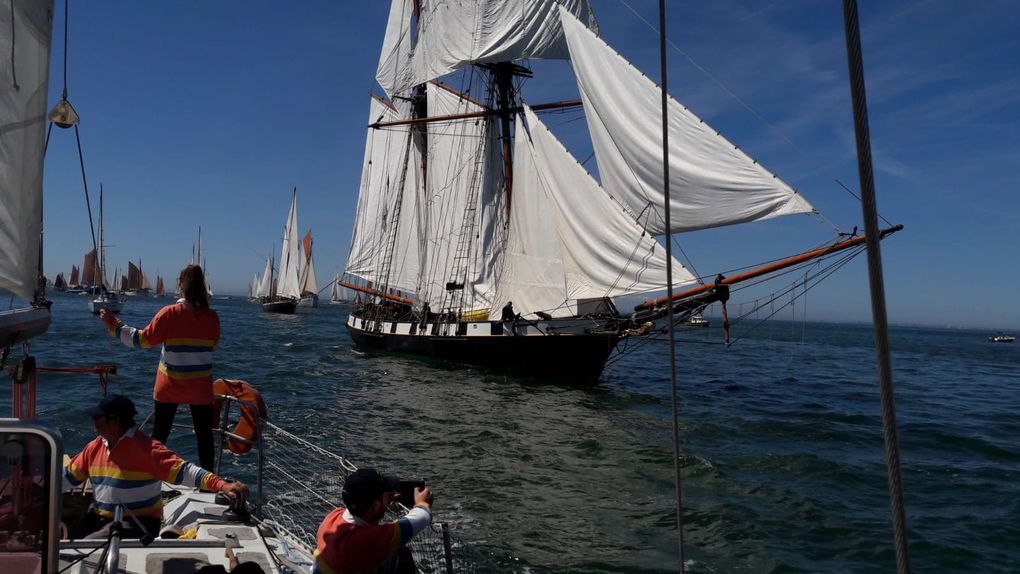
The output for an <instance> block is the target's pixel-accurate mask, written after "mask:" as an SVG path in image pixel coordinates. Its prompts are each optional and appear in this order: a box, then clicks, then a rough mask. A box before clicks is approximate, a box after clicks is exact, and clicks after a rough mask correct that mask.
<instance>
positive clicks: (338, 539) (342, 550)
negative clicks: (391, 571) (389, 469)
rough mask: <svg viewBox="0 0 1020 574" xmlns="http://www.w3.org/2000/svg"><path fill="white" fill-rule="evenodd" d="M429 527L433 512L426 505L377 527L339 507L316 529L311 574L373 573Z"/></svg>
mask: <svg viewBox="0 0 1020 574" xmlns="http://www.w3.org/2000/svg"><path fill="white" fill-rule="evenodd" d="M429 524H432V511H431V510H430V509H429V505H428V504H418V505H415V507H414V508H412V509H411V511H410V512H408V513H407V514H406V515H404V516H402V517H401V518H400V520H394V521H391V522H380V523H378V524H369V523H368V522H365V521H364V520H362V519H361V518H359V517H357V516H354V515H353V514H351V512H350V511H349V510H347V509H346V508H344V507H342V506H341V507H340V508H337V509H336V510H334V511H333V512H330V513H329V514H328V515H327V516H326V519H325V520H323V521H322V524H321V525H320V526H319V532H318V533H317V535H316V538H317V540H316V542H317V545H316V547H315V564H314V565H313V566H312V574H360V573H362V572H364V573H368V572H375V571H376V568H378V567H379V565H380V564H382V563H383V562H385V561H386V560H389V559H390V558H391V557H393V555H394V554H396V553H397V550H398V549H400V546H401V545H402V544H407V543H408V542H409V541H410V540H411V538H412V537H414V535H415V534H418V533H419V532H421V531H422V530H425V528H426V527H427V526H428V525H429Z"/></svg>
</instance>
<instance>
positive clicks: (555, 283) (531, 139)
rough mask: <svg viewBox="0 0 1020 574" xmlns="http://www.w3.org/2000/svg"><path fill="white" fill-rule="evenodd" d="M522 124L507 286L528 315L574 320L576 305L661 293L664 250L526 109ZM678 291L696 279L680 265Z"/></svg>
mask: <svg viewBox="0 0 1020 574" xmlns="http://www.w3.org/2000/svg"><path fill="white" fill-rule="evenodd" d="M523 119H524V120H526V122H527V128H528V130H527V131H525V130H524V126H523V123H524V122H521V121H519V122H517V134H516V145H515V153H514V157H515V158H516V164H515V165H514V181H515V188H514V189H515V194H514V202H513V209H512V214H511V216H510V238H509V241H508V245H507V255H506V259H505V268H504V272H503V278H502V279H503V280H502V282H501V285H500V290H499V293H498V295H497V297H496V301H495V305H494V306H493V312H492V313H491V314H490V317H491V318H492V319H497V318H498V316H497V311H496V310H497V309H501V308H502V306H503V305H504V304H505V303H506V302H507V301H513V303H514V308H515V309H516V310H517V311H519V312H523V313H528V312H533V311H543V312H546V313H549V314H550V315H553V316H570V315H573V314H574V312H575V308H574V302H575V301H576V300H577V299H585V298H599V297H618V296H621V295H628V294H632V293H642V292H648V291H656V290H660V289H664V288H665V285H666V264H667V263H666V261H667V258H666V252H665V249H664V248H663V247H662V245H660V244H659V243H658V242H657V241H655V239H654V238H653V237H651V236H650V235H649V234H648V233H646V232H645V231H644V229H643V228H642V227H641V226H640V225H638V223H637V222H636V221H634V219H633V218H632V217H630V216H629V215H628V214H627V213H626V212H625V211H624V210H622V209H621V208H620V206H619V204H617V203H616V202H615V201H613V199H611V198H610V197H609V196H608V195H607V194H606V192H605V191H603V190H602V189H601V188H600V187H599V185H598V183H597V182H596V181H595V180H594V179H593V178H592V177H591V175H589V174H588V172H587V171H585V169H584V168H583V167H582V166H581V164H579V163H578V162H577V160H575V159H574V157H573V156H572V155H570V152H569V151H567V149H566V148H565V147H564V146H563V144H561V143H560V142H559V141H558V140H557V139H556V138H555V136H553V134H552V133H551V132H550V131H549V130H548V128H546V127H545V125H544V124H543V123H542V122H541V121H539V119H538V117H537V116H536V115H535V114H534V113H533V112H532V111H531V109H530V108H528V107H527V106H525V107H524V116H523ZM672 264H673V281H674V284H676V285H684V284H690V283H694V282H695V281H696V280H695V278H694V276H693V275H692V274H691V273H690V272H689V271H688V270H687V269H686V268H684V267H683V265H681V264H680V262H678V261H676V260H675V259H674V260H673V261H672Z"/></svg>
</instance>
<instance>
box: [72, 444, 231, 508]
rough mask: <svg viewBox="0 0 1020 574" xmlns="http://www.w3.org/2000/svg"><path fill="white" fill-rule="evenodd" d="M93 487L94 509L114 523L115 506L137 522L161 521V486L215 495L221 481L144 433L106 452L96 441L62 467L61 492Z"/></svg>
mask: <svg viewBox="0 0 1020 574" xmlns="http://www.w3.org/2000/svg"><path fill="white" fill-rule="evenodd" d="M86 478H89V479H91V481H92V492H93V494H94V495H95V509H96V512H97V513H99V514H100V515H101V516H105V517H107V518H112V517H113V511H114V509H115V508H116V507H117V505H118V504H122V505H124V506H125V507H127V508H128V509H129V510H131V512H133V513H135V514H136V515H138V516H157V517H158V516H162V515H163V500H162V498H161V497H160V481H166V482H168V483H170V484H184V485H187V486H194V487H196V488H201V489H203V490H208V491H213V492H215V491H218V490H219V489H220V487H221V486H222V485H223V479H221V478H220V477H218V476H216V475H215V474H213V473H211V472H209V471H207V470H205V469H204V468H201V467H199V466H198V465H195V464H192V463H190V462H187V461H185V460H183V459H181V458H180V457H179V456H177V455H176V454H174V452H173V451H172V450H170V449H168V448H167V447H166V446H164V445H163V443H161V442H159V441H158V440H156V439H153V438H151V437H150V436H149V435H147V434H145V433H144V432H142V431H140V430H137V429H131V430H129V431H128V432H126V433H124V436H122V437H121V438H120V440H119V441H117V444H115V445H113V448H112V449H111V448H109V445H108V443H107V442H106V440H105V439H104V438H103V437H101V436H100V437H96V438H95V439H93V440H92V442H90V443H89V444H87V445H85V448H84V449H83V450H82V451H81V452H80V453H78V454H77V455H75V456H74V458H72V459H71V461H70V462H69V463H67V466H65V467H64V487H65V489H70V488H71V487H73V486H77V485H79V484H81V483H82V482H84V481H85V479H86Z"/></svg>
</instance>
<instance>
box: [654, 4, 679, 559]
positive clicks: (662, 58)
mask: <svg viewBox="0 0 1020 574" xmlns="http://www.w3.org/2000/svg"><path fill="white" fill-rule="evenodd" d="M659 65H660V66H661V68H662V84H661V100H662V172H663V177H662V180H663V181H662V183H663V187H662V201H663V215H664V217H665V220H666V222H665V223H666V225H665V228H666V294H667V296H668V297H669V301H672V300H673V250H672V246H671V245H672V233H671V232H670V229H671V227H672V226H671V225H670V221H669V220H670V207H669V119H668V117H669V116H668V114H669V94H668V92H667V91H666V90H667V75H666V70H667V68H666V0H659ZM673 307H674V306H673V304H672V302H671V303H670V304H669V305H668V306H667V310H666V313H667V316H668V317H669V380H670V398H671V406H672V411H673V412H672V414H673V469H674V474H675V479H676V533H677V553H678V556H677V570H678V571H679V572H680V574H683V572H684V502H683V465H682V459H681V458H680V454H681V453H680V398H679V396H678V392H677V380H676V329H675V327H676V325H675V324H674V317H673Z"/></svg>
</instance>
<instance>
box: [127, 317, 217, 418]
mask: <svg viewBox="0 0 1020 574" xmlns="http://www.w3.org/2000/svg"><path fill="white" fill-rule="evenodd" d="M110 334H111V335H113V336H115V337H117V338H118V339H120V342H122V343H124V344H125V345H127V346H128V347H131V348H134V349H138V348H141V349H149V348H152V347H155V346H156V345H160V344H161V345H163V352H162V355H161V356H160V358H159V369H158V370H157V372H156V387H155V389H154V390H153V392H152V398H153V399H155V400H157V401H159V402H162V403H177V404H192V405H205V404H209V403H211V402H212V400H213V393H212V358H213V349H214V348H216V345H217V344H218V343H219V340H220V317H219V315H217V314H216V312H215V311H213V310H211V309H193V308H192V307H191V306H190V305H188V304H187V303H185V302H184V300H183V299H182V300H180V301H178V302H177V303H175V304H173V305H167V306H166V307H163V308H162V309H160V311H159V313H156V316H155V317H153V318H152V321H150V322H149V324H148V326H146V327H145V328H144V329H141V330H139V329H135V328H134V327H129V326H127V325H125V324H124V323H121V322H118V323H117V326H116V327H114V328H113V329H111V330H110Z"/></svg>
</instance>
